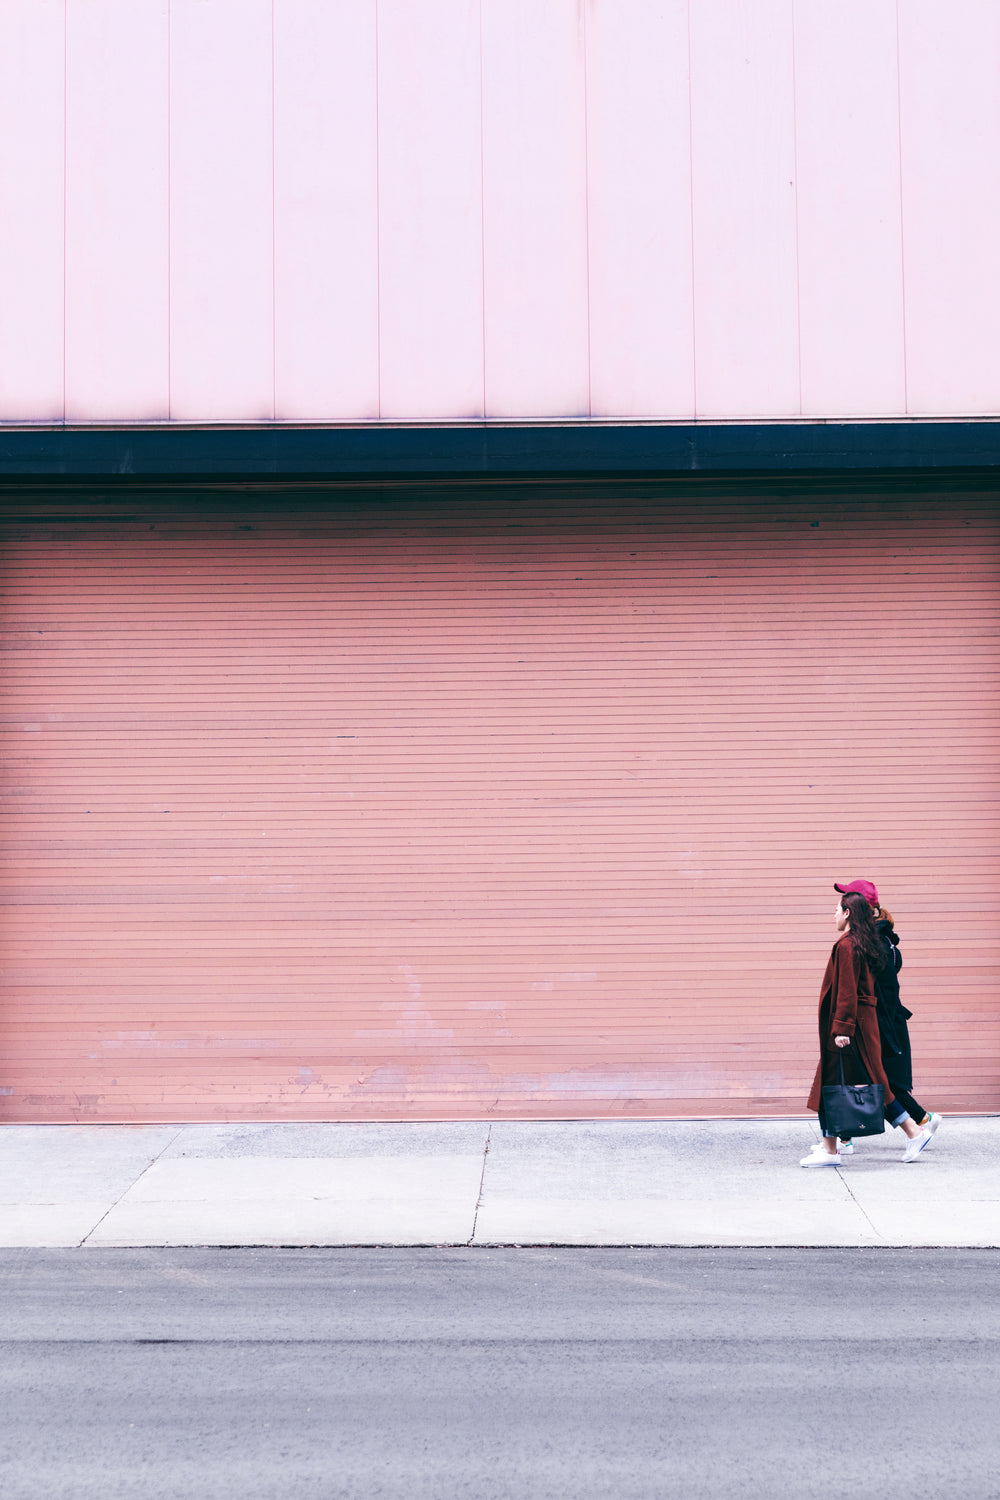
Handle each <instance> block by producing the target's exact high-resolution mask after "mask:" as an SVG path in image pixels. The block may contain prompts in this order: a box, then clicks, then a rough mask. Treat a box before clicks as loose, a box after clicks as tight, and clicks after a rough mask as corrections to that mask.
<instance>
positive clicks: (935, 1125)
mask: <svg viewBox="0 0 1000 1500" xmlns="http://www.w3.org/2000/svg"><path fill="white" fill-rule="evenodd" d="M943 1119H944V1116H943V1115H936V1114H934V1113H933V1111H932V1112H931V1114H929V1115H928V1116H927V1124H926V1125H925V1126H924V1129H925V1130H929V1131H930V1133H931V1135H937V1133H938V1129H939V1127H940V1125H941V1121H942V1120H943Z"/></svg>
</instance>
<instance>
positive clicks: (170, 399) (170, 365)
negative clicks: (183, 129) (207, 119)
mask: <svg viewBox="0 0 1000 1500" xmlns="http://www.w3.org/2000/svg"><path fill="white" fill-rule="evenodd" d="M172 26H173V5H172V3H171V0H167V421H168V422H169V421H171V420H172V418H173V414H174V412H173V406H174V387H173V369H174V359H173V344H172V340H173V332H174V322H173V301H172V296H171V294H172V292H173V254H172V252H173V243H172V234H173V215H172V212H171V209H172V205H173V184H172V182H171V177H170V167H171V163H170V145H171V136H170V130H171V111H170V103H171V100H170V53H171V46H170V44H171V31H172Z"/></svg>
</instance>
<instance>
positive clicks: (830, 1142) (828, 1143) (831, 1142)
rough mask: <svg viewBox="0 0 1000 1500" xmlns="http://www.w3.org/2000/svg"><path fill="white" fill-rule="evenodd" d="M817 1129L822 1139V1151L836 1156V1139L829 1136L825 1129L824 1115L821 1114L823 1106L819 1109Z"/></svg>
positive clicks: (833, 1136)
mask: <svg viewBox="0 0 1000 1500" xmlns="http://www.w3.org/2000/svg"><path fill="white" fill-rule="evenodd" d="M819 1128H820V1134H821V1135H822V1137H823V1146H824V1149H825V1150H827V1151H829V1153H830V1155H831V1156H836V1154H837V1137H836V1136H835V1135H831V1134H830V1132H829V1131H828V1130H827V1128H826V1115H825V1114H824V1113H823V1106H822V1104H821V1105H820V1107H819Z"/></svg>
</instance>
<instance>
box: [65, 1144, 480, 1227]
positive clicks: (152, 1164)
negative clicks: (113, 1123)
mask: <svg viewBox="0 0 1000 1500" xmlns="http://www.w3.org/2000/svg"><path fill="white" fill-rule="evenodd" d="M186 1129H187V1126H186V1125H182V1126H181V1127H180V1129H179V1130H178V1132H177V1134H176V1135H172V1136H171V1137H170V1139H169V1141H167V1143H166V1145H165V1146H163V1147H161V1148H160V1150H159V1151H157V1153H156V1155H155V1156H154V1157H153V1159H152V1161H148V1162H147V1163H146V1165H145V1166H144V1167H143V1169H142V1171H141V1172H140V1173H139V1175H138V1177H135V1178H133V1180H132V1181H131V1182H130V1183H129V1185H128V1187H127V1188H126V1189H125V1191H124V1192H123V1193H120V1194H119V1195H118V1197H117V1198H116V1199H115V1201H114V1203H112V1204H111V1205H110V1207H109V1208H106V1209H105V1210H104V1212H103V1213H102V1214H101V1217H100V1218H99V1219H98V1221H97V1223H96V1224H92V1225H91V1226H90V1228H89V1229H88V1230H87V1233H86V1234H85V1235H84V1237H83V1239H82V1240H81V1241H80V1243H79V1244H78V1245H77V1247H76V1248H77V1249H78V1250H80V1249H82V1248H83V1246H84V1245H85V1244H86V1243H87V1241H88V1240H89V1239H90V1236H91V1235H92V1234H96V1233H97V1231H98V1230H99V1229H100V1227H101V1225H102V1224H103V1223H104V1221H105V1219H106V1218H107V1217H108V1214H111V1213H114V1211H115V1209H116V1208H117V1207H118V1205H119V1203H120V1202H121V1201H122V1199H123V1198H127V1197H128V1195H129V1193H130V1192H131V1191H132V1189H133V1188H134V1187H135V1185H136V1183H137V1182H141V1181H142V1179H143V1178H144V1177H145V1175H146V1173H147V1172H148V1171H149V1169H150V1167H155V1165H156V1163H157V1162H158V1161H159V1159H160V1157H161V1156H162V1155H163V1153H164V1151H169V1150H170V1148H171V1146H172V1145H173V1144H174V1142H175V1141H179V1140H180V1138H181V1136H182V1135H183V1134H184V1132H185V1130H186ZM473 1233H475V1231H473Z"/></svg>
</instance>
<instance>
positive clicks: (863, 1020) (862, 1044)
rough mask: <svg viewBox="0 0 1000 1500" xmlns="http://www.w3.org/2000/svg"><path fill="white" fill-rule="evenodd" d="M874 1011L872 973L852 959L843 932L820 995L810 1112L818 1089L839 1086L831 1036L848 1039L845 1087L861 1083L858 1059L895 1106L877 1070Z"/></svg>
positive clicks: (878, 1049) (850, 945)
mask: <svg viewBox="0 0 1000 1500" xmlns="http://www.w3.org/2000/svg"><path fill="white" fill-rule="evenodd" d="M875 1005H876V1000H875V985H874V982H873V980H872V971H871V969H870V968H869V967H868V965H867V964H866V963H865V961H864V959H863V958H859V957H858V956H857V955H856V954H855V952H854V945H853V943H852V942H851V939H850V934H849V933H846V932H845V933H844V936H843V937H842V938H838V940H837V942H835V943H834V945H833V952H832V953H831V954H830V962H829V963H828V964H827V966H826V973H825V974H824V975H823V987H822V989H821V990H820V995H819V1066H818V1067H817V1069H816V1077H815V1078H814V1079H813V1086H812V1088H811V1090H810V1091H809V1099H808V1104H807V1107H808V1108H809V1109H819V1105H820V1097H821V1096H820V1088H821V1086H822V1085H823V1084H824V1083H839V1082H840V1068H839V1065H838V1063H837V1048H836V1046H835V1044H834V1040H833V1039H834V1037H835V1036H849V1037H850V1038H851V1045H850V1046H849V1047H845V1048H844V1076H845V1078H846V1079H847V1081H848V1083H861V1082H863V1079H862V1077H861V1072H860V1070H859V1068H858V1066H857V1058H856V1054H858V1053H860V1055H861V1061H862V1063H863V1064H864V1066H865V1068H866V1070H867V1072H868V1077H869V1078H870V1079H871V1081H872V1083H880V1084H881V1085H882V1087H883V1088H884V1089H885V1102H886V1104H893V1103H894V1102H895V1096H894V1095H893V1093H892V1090H891V1089H890V1088H889V1080H888V1079H887V1078H886V1076H885V1069H884V1068H883V1066H882V1043H881V1040H880V1038H879V1031H878V1014H877V1012H876V1009H875Z"/></svg>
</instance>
